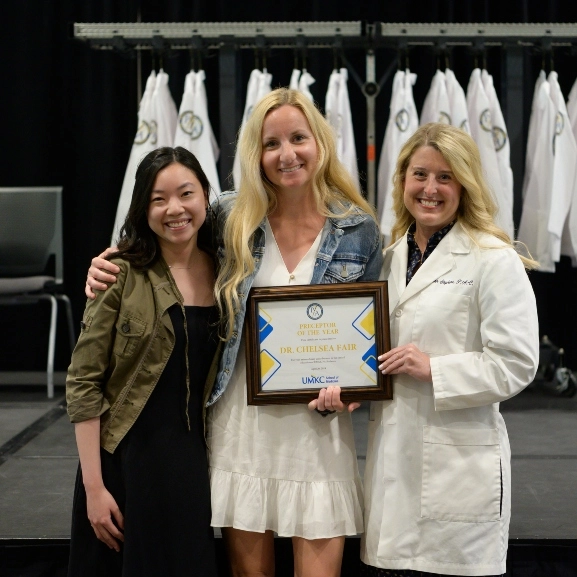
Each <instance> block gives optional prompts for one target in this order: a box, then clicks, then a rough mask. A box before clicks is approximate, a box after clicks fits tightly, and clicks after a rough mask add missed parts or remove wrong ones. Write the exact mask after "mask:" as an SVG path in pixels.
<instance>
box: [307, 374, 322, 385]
mask: <svg viewBox="0 0 577 577" xmlns="http://www.w3.org/2000/svg"><path fill="white" fill-rule="evenodd" d="M301 381H302V384H303V385H324V383H325V378H324V377H322V376H321V377H315V376H314V375H313V376H311V377H301Z"/></svg>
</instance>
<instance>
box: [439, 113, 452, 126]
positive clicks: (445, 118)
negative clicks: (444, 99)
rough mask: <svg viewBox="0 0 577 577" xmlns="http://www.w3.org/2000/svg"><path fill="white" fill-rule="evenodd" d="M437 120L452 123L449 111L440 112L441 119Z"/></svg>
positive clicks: (442, 122)
mask: <svg viewBox="0 0 577 577" xmlns="http://www.w3.org/2000/svg"><path fill="white" fill-rule="evenodd" d="M437 122H440V123H441V124H451V117H450V116H449V114H448V113H447V112H439V119H438V121H437Z"/></svg>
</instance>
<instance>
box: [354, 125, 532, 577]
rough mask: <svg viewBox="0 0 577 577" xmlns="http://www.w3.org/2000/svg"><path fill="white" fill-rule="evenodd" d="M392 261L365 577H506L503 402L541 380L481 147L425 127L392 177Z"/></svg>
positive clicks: (525, 300) (375, 413)
mask: <svg viewBox="0 0 577 577" xmlns="http://www.w3.org/2000/svg"><path fill="white" fill-rule="evenodd" d="M393 198H394V210H395V213H396V222H395V224H394V226H393V229H392V244H391V245H390V246H389V247H388V248H387V249H386V251H385V255H384V267H383V268H384V275H385V278H387V279H388V289H389V312H390V326H391V345H392V348H391V350H390V351H389V352H387V353H385V354H383V355H381V356H380V357H379V361H380V362H381V365H380V366H379V368H380V369H381V370H382V372H383V373H387V374H390V375H392V378H393V389H394V398H393V400H392V401H383V402H378V403H374V404H373V406H372V407H371V419H370V424H369V445H368V449H367V467H366V470H365V534H364V536H363V540H362V546H361V550H362V552H361V558H362V561H363V563H362V565H361V567H362V569H361V575H363V576H373V577H376V576H388V575H398V576H409V575H410V576H416V575H418V576H422V575H431V574H434V575H483V576H487V575H490V576H493V575H502V574H504V573H505V570H506V556H507V538H508V528H509V519H510V506H511V466H510V448H509V441H508V438H507V430H506V427H505V422H504V421H503V418H502V417H501V414H500V413H499V403H500V402H501V401H504V400H506V399H508V398H510V397H512V396H513V395H515V394H517V393H518V392H520V391H521V390H522V389H523V388H524V387H525V386H527V385H528V384H529V383H530V382H531V381H532V379H533V377H534V374H535V371H536V368H537V363H538V350H539V346H538V345H539V343H538V324H537V311H536V306H535V297H534V294H533V290H532V288H531V284H530V283H529V280H528V277H527V274H526V271H525V268H533V267H534V266H535V264H536V263H535V262H534V261H532V260H531V259H530V258H528V257H525V256H521V255H520V254H518V253H517V252H516V251H515V250H514V246H513V244H512V242H511V239H510V238H509V237H508V236H507V235H506V233H505V232H503V231H502V230H501V229H499V228H498V227H497V226H496V225H495V224H494V222H493V218H494V215H495V212H496V206H495V203H494V201H493V199H492V196H491V193H490V191H489V189H488V187H487V184H486V182H485V179H484V177H483V171H482V166H481V160H480V157H479V151H478V149H477V146H476V145H475V143H474V142H473V140H472V139H471V137H470V136H469V135H467V134H466V133H465V132H463V131H462V130H460V129H457V128H454V127H452V126H448V125H444V124H427V125H425V126H422V127H421V128H419V129H418V130H417V132H416V133H415V134H414V135H413V136H412V137H411V138H410V139H409V140H408V141H407V143H406V144H405V146H404V147H403V149H402V150H401V153H400V155H399V159H398V162H397V166H396V171H395V175H394V191H393Z"/></svg>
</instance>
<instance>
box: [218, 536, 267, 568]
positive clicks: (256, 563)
mask: <svg viewBox="0 0 577 577" xmlns="http://www.w3.org/2000/svg"><path fill="white" fill-rule="evenodd" d="M222 535H223V537H224V541H225V544H226V550H227V552H228V559H229V562H230V567H231V572H232V576H233V577H274V535H273V532H272V531H266V532H265V533H253V532H252V531H242V530H240V529H233V528H232V527H223V528H222Z"/></svg>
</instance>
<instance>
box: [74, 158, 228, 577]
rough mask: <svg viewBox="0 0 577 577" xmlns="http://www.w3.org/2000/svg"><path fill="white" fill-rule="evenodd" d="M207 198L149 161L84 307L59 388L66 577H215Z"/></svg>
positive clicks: (194, 181) (195, 185)
mask: <svg viewBox="0 0 577 577" xmlns="http://www.w3.org/2000/svg"><path fill="white" fill-rule="evenodd" d="M208 194H209V183H208V180H207V178H206V176H205V174H204V172H203V171H202V168H201V167H200V165H199V163H198V161H197V160H196V158H195V157H194V156H193V155H192V154H191V153H190V152H188V151H187V150H185V149H183V148H175V149H172V148H161V149H158V150H155V151H153V152H151V153H149V154H148V155H147V156H146V157H145V158H144V159H143V161H142V162H141V164H140V166H139V167H138V170H137V173H136V182H135V187H134V193H133V197H132V202H131V205H130V209H129V212H128V216H127V218H126V222H125V224H124V226H123V228H122V231H121V239H120V242H119V243H118V251H117V253H116V254H115V255H114V256H115V259H114V262H115V264H117V265H118V267H119V268H120V273H119V274H118V280H117V282H116V283H115V284H114V285H113V286H112V287H111V288H110V290H108V291H106V293H105V294H101V295H99V296H98V297H97V298H96V299H95V300H89V301H88V303H87V305H86V310H85V313H84V317H83V321H82V333H81V335H80V338H79V340H78V343H77V345H76V348H75V350H74V353H73V355H72V362H71V365H70V367H69V370H68V378H67V382H66V396H67V401H68V413H69V415H70V419H71V420H72V422H73V423H75V432H76V440H77V445H78V453H79V456H80V468H79V474H78V478H77V483H76V489H75V495H74V506H73V519H72V538H71V551H70V563H69V572H68V574H69V576H74V577H76V576H79V577H80V576H81V577H87V576H92V575H94V576H96V575H107V576H115V575H118V576H119V577H120V575H122V576H123V577H127V576H132V575H134V576H138V577H142V576H147V575H150V576H151V577H152V576H158V575H167V576H168V575H175V576H176V575H186V574H190V571H191V569H192V568H193V567H195V568H196V569H197V570H198V572H199V574H201V575H203V576H207V575H209V576H216V574H217V571H216V562H215V555H214V536H213V531H212V528H211V527H210V517H211V510H210V489H209V478H208V463H207V456H206V447H205V443H204V435H203V432H204V431H203V406H204V402H205V397H206V394H205V389H207V387H206V384H207V383H208V385H211V384H212V380H213V379H214V372H215V369H216V362H215V359H216V349H217V343H218V337H217V321H218V314H217V310H216V307H215V305H214V298H213V287H214V263H213V260H212V257H211V255H210V254H209V253H208V252H206V251H205V250H202V249H201V246H200V245H202V242H201V238H200V237H204V235H205V234H206V236H207V238H210V235H209V233H208V231H206V232H205V228H206V227H204V226H203V224H204V222H205V219H206V212H207V208H208ZM212 365H214V366H212ZM211 366H212V371H211ZM211 372H212V379H211V378H210V373H211ZM209 388H210V386H209V387H208V389H209Z"/></svg>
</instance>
